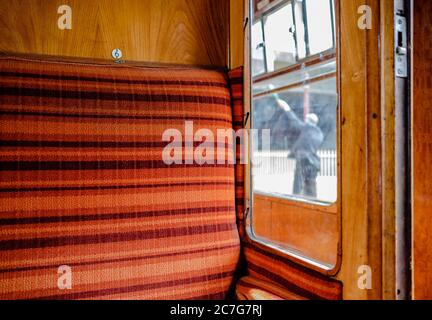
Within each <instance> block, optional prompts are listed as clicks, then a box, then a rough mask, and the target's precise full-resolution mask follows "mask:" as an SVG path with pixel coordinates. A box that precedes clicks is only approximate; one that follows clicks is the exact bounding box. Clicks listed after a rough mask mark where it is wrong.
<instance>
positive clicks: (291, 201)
mask: <svg viewBox="0 0 432 320" xmlns="http://www.w3.org/2000/svg"><path fill="white" fill-rule="evenodd" d="M249 1H250V4H251V6H250V10H251V12H250V14H251V16H254V13H255V9H254V6H253V3H254V1H253V0H249ZM276 1H277V0H276ZM288 1H291V0H281V1H280V2H279V3H278V4H277V5H274V6H273V8H272V9H273V10H276V9H277V8H278V7H279V6H280V5H281V3H284V2H285V3H286V2H288ZM329 1H330V4H333V6H331V14H332V19H333V23H332V31H333V39H334V40H333V48H331V49H329V50H327V51H324V52H321V53H319V54H316V55H313V56H306V57H305V58H304V59H301V60H299V62H298V63H297V64H294V65H291V66H288V67H286V68H283V69H279V70H277V71H274V72H272V73H264V74H261V75H257V76H255V77H254V76H252V74H251V73H249V77H250V78H249V79H250V81H249V83H250V87H249V88H247V89H246V92H247V94H248V95H249V98H248V99H249V101H250V102H251V103H252V101H253V100H254V96H253V93H252V92H253V90H252V85H253V84H254V83H256V82H260V81H263V80H268V79H270V78H273V77H275V76H278V75H283V74H286V73H289V72H292V71H295V70H298V69H301V68H304V66H309V65H314V64H316V63H321V62H324V61H327V60H331V59H336V84H337V86H336V88H337V93H338V98H337V101H338V108H337V111H336V112H337V115H336V117H337V119H336V129H337V134H336V148H337V150H336V154H337V167H336V171H337V177H338V178H337V182H338V183H337V199H336V201H335V202H334V203H330V204H328V205H325V203H324V205H323V203H321V202H317V203H314V202H313V201H302V199H295V198H288V199H284V198H277V200H278V201H282V202H285V203H286V204H287V205H289V206H291V207H300V208H308V209H316V210H318V211H326V212H329V213H331V214H335V215H336V216H337V226H336V228H337V239H336V241H337V252H335V257H336V262H335V264H334V265H332V266H327V265H325V264H323V263H321V262H319V261H317V260H316V259H314V258H311V257H307V256H304V255H302V254H299V253H296V252H295V249H287V248H286V247H281V246H280V245H278V244H277V243H272V242H270V241H266V240H263V239H260V238H259V237H257V236H256V235H255V233H254V230H253V213H254V212H253V211H254V210H253V209H254V206H253V202H254V200H253V199H254V190H253V185H252V183H253V182H252V180H253V179H252V172H251V166H248V169H247V175H248V178H247V179H246V181H247V183H248V186H247V187H246V190H247V193H248V194H247V196H246V198H247V199H248V201H247V202H248V203H247V206H246V208H247V209H246V212H245V230H246V241H247V242H249V243H252V244H253V245H254V246H256V247H258V248H261V249H262V250H265V251H267V252H269V253H271V254H273V255H275V256H280V257H282V258H284V259H288V260H290V261H292V262H294V263H295V264H297V265H300V266H302V267H306V268H307V269H310V270H314V271H316V272H318V273H321V274H323V275H326V276H334V275H336V274H337V273H338V272H339V270H340V268H341V264H342V258H341V248H342V245H341V240H342V217H341V211H342V210H341V208H342V204H341V200H342V190H341V183H340V181H341V177H342V166H341V159H342V157H341V155H342V150H341V131H342V130H341V129H342V128H341V107H342V106H341V104H340V88H341V85H340V81H341V80H340V77H341V70H340V54H339V53H340V35H339V30H340V28H339V25H340V18H339V12H340V11H339V10H340V9H339V0H329ZM271 5H272V3H270V6H271ZM275 8H276V9H275ZM251 25H252V24H251ZM262 25H263V26H264V24H262ZM250 32H251V27H249V33H250ZM305 33H306V30H305ZM249 47H250V43H249ZM247 50H248V52H250V49H247ZM249 59H250V60H249V61H251V60H252V57H251V56H250V57H249ZM251 106H252V105H251ZM251 106H250V110H249V113H250V118H251V121H250V127H251V128H253V115H252V112H253V111H252V108H251ZM250 150H251V148H250ZM250 156H251V155H250ZM266 196H268V197H271V195H266Z"/></svg>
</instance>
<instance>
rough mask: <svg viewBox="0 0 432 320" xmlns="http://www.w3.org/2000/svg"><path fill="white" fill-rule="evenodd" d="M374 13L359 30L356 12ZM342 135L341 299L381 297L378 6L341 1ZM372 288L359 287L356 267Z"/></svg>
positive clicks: (371, 0) (359, 0)
mask: <svg viewBox="0 0 432 320" xmlns="http://www.w3.org/2000/svg"><path fill="white" fill-rule="evenodd" d="M364 4H367V5H369V6H370V7H371V9H372V12H373V20H372V22H373V23H372V29H371V30H368V29H365V30H362V29H360V28H359V27H358V19H359V17H360V15H356V14H353V13H356V12H357V10H358V8H359V7H360V6H362V5H364ZM339 5H340V83H341V88H340V108H341V130H342V138H341V139H342V142H341V149H342V159H341V164H342V177H341V184H342V265H341V270H340V272H339V274H338V275H337V278H338V279H339V280H341V281H342V282H343V289H344V293H343V296H344V299H347V300H350V299H381V298H382V241H381V240H382V207H381V202H382V199H381V194H382V189H381V187H382V186H381V177H382V175H381V174H382V171H381V169H382V164H381V121H380V119H381V116H380V115H381V103H380V97H381V91H380V89H381V86H380V83H381V81H380V63H379V62H380V51H379V35H380V19H379V17H380V2H379V1H378V0H368V1H364V0H350V1H339ZM361 266H369V267H370V268H371V270H372V288H371V289H362V288H360V287H359V286H358V280H359V277H360V275H359V274H358V270H359V267H361Z"/></svg>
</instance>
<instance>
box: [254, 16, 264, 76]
mask: <svg viewBox="0 0 432 320" xmlns="http://www.w3.org/2000/svg"><path fill="white" fill-rule="evenodd" d="M252 61H253V63H252V66H253V70H252V74H253V76H256V75H259V74H262V73H264V72H265V71H266V66H265V52H264V38H263V33H262V23H261V21H258V22H256V23H255V24H254V25H253V26H252Z"/></svg>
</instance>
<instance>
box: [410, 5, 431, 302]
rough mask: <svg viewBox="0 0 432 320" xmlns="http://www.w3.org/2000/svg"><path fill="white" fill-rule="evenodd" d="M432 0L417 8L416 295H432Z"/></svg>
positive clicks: (414, 116)
mask: <svg viewBox="0 0 432 320" xmlns="http://www.w3.org/2000/svg"><path fill="white" fill-rule="evenodd" d="M431 35H432V1H430V0H414V10H413V55H414V57H413V66H414V68H413V74H412V79H413V84H412V90H413V101H412V121H413V123H412V130H413V132H412V135H413V163H412V170H413V203H412V205H413V297H414V299H432V217H431V214H432V170H431V165H432V105H431V101H432V42H431Z"/></svg>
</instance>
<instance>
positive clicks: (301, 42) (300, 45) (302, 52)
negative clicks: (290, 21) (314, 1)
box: [294, 1, 307, 59]
mask: <svg viewBox="0 0 432 320" xmlns="http://www.w3.org/2000/svg"><path fill="white" fill-rule="evenodd" d="M294 13H295V21H296V37H297V50H298V58H299V59H303V58H305V57H306V54H307V52H306V38H305V35H306V33H305V25H304V18H303V2H302V1H296V2H295V5H294Z"/></svg>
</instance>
